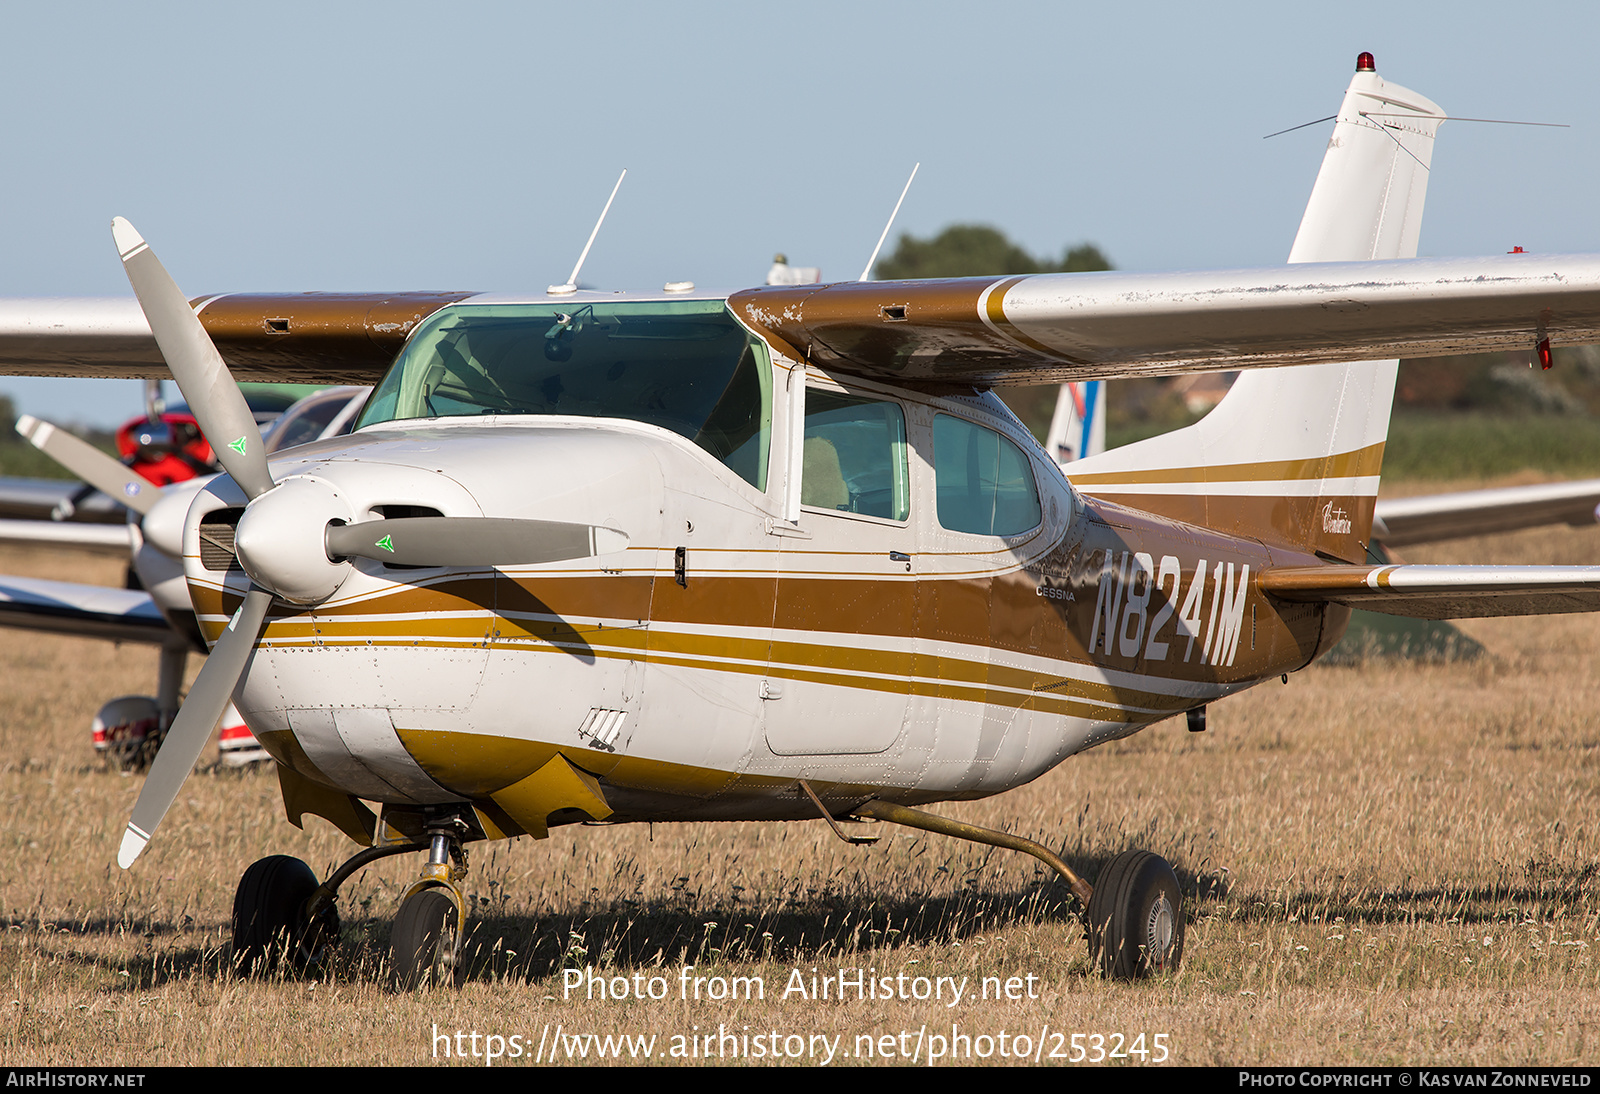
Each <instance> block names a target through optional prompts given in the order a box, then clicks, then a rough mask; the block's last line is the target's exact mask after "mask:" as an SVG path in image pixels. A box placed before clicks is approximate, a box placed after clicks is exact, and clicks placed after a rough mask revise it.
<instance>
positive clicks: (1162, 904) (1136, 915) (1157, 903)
mask: <svg viewBox="0 0 1600 1094" xmlns="http://www.w3.org/2000/svg"><path fill="white" fill-rule="evenodd" d="M853 813H854V815H855V816H857V817H870V818H873V819H875V820H882V821H888V822H890V823H891V824H900V825H904V826H906V827H907V828H920V829H921V830H923V831H924V832H938V833H940V834H942V835H946V836H955V837H956V838H957V839H964V840H970V841H971V842H973V843H982V844H987V845H988V846H990V847H1005V848H1008V849H1010V850H1013V851H1024V852H1026V853H1027V854H1030V855H1032V856H1033V857H1034V858H1036V859H1038V860H1040V861H1041V862H1043V863H1044V864H1045V865H1046V866H1049V867H1050V868H1051V869H1052V870H1054V871H1055V872H1056V873H1057V874H1059V875H1061V879H1062V880H1063V881H1065V882H1066V883H1067V887H1068V888H1070V889H1071V890H1072V892H1073V895H1074V896H1076V897H1077V898H1078V900H1079V901H1081V902H1082V904H1083V906H1084V908H1085V916H1084V918H1085V919H1086V920H1087V925H1088V929H1089V957H1090V958H1091V960H1093V961H1094V963H1095V964H1096V965H1097V966H1098V967H1099V968H1100V970H1101V971H1102V972H1103V973H1104V974H1105V975H1107V976H1110V977H1114V978H1116V979H1119V980H1128V979H1133V978H1135V977H1141V976H1149V975H1151V974H1153V973H1159V972H1175V971H1177V968H1178V962H1179V961H1180V960H1181V959H1182V957H1183V890H1182V889H1181V888H1180V887H1179V885H1178V878H1177V875H1176V874H1174V873H1173V871H1172V867H1171V865H1169V864H1168V863H1167V861H1166V860H1165V859H1163V858H1162V857H1161V856H1159V855H1156V854H1153V853H1151V852H1149V851H1124V852H1123V853H1122V854H1120V855H1118V856H1117V857H1116V858H1114V859H1112V860H1111V861H1110V862H1109V863H1107V864H1106V866H1105V869H1103V870H1101V871H1100V877H1099V878H1098V879H1097V880H1096V882H1095V885H1094V887H1093V888H1092V889H1091V888H1090V887H1089V885H1088V884H1087V883H1086V882H1085V881H1084V880H1083V879H1082V878H1080V877H1079V876H1078V875H1077V874H1076V873H1074V872H1073V871H1072V868H1071V867H1069V866H1068V865H1067V864H1066V863H1065V862H1063V861H1061V858H1060V857H1059V856H1057V855H1056V854H1055V853H1053V852H1052V851H1051V850H1050V849H1049V848H1048V847H1045V846H1044V845H1043V844H1040V843H1035V842H1034V841H1033V840H1030V839H1024V838H1023V837H1021V836H1013V835H1009V834H1007V833H1005V832H996V831H994V830H993V829H991V828H980V827H978V826H977V825H975V824H962V823H961V822H960V821H953V820H949V819H947V818H945V817H940V816H935V815H934V814H932V813H924V812H923V811H922V810H920V809H909V808H907V807H906V806H903V805H894V804H891V803H889V802H885V801H869V802H867V803H866V804H864V805H861V806H858V807H857V808H856V809H855V810H853Z"/></svg>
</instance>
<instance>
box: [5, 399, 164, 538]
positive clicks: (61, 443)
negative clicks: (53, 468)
mask: <svg viewBox="0 0 1600 1094" xmlns="http://www.w3.org/2000/svg"><path fill="white" fill-rule="evenodd" d="M17 432H18V433H20V434H22V435H23V436H24V437H26V438H28V440H29V441H30V442H31V443H32V444H33V447H35V448H37V449H38V450H39V451H40V452H43V453H44V454H45V455H46V456H49V457H50V458H51V459H52V460H55V461H56V462H57V463H59V464H60V465H61V466H62V467H65V468H66V469H67V470H68V471H71V472H72V473H73V474H74V475H76V476H78V478H80V479H82V480H83V481H84V482H86V483H88V484H89V485H90V486H92V487H94V488H95V489H96V490H98V491H100V492H101V493H102V494H105V495H107V496H109V497H111V498H113V499H114V500H116V501H119V502H121V503H122V504H123V505H126V506H127V507H128V508H129V509H132V510H133V511H134V512H136V513H138V514H139V515H140V516H144V515H145V514H146V513H148V512H150V510H151V508H152V507H153V506H154V505H155V503H156V502H157V501H159V500H161V487H159V486H157V485H155V484H154V483H152V482H151V481H150V480H149V479H146V478H145V477H144V476H143V475H141V474H139V473H138V472H137V471H134V470H132V469H131V468H129V467H128V466H127V465H126V464H124V463H123V462H122V461H121V460H119V459H116V458H115V457H113V456H108V455H106V454H105V453H104V452H102V451H100V450H99V449H98V448H96V447H95V446H94V445H92V444H90V443H89V442H88V441H82V440H79V439H78V438H77V437H74V436H73V435H72V434H71V433H68V432H67V431H66V430H65V429H57V428H56V427H55V426H53V425H51V424H50V423H49V422H41V421H40V420H39V419H38V418H35V417H34V416H33V415H31V414H24V415H22V416H21V417H20V418H18V419H17Z"/></svg>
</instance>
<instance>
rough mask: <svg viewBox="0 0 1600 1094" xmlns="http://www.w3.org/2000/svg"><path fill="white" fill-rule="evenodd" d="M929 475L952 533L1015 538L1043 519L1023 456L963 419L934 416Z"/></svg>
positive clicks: (941, 521) (944, 523)
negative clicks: (931, 470)
mask: <svg viewBox="0 0 1600 1094" xmlns="http://www.w3.org/2000/svg"><path fill="white" fill-rule="evenodd" d="M933 473H934V481H935V492H936V496H937V498H938V516H939V524H940V525H941V526H943V527H944V528H946V529H948V530H949V531H952V532H974V533H976V534H978V535H984V536H1015V535H1020V534H1022V533H1023V532H1026V531H1029V530H1030V529H1033V528H1036V527H1038V525H1039V521H1040V518H1041V510H1040V507H1039V486H1038V483H1036V482H1035V481H1034V478H1033V468H1032V467H1030V466H1029V464H1028V457H1027V455H1026V454H1025V453H1024V452H1023V451H1022V450H1021V449H1020V448H1018V447H1017V446H1016V445H1014V444H1012V443H1011V442H1010V441H1008V440H1006V439H1005V438H1004V437H1002V436H1001V435H1000V434H998V433H996V432H995V431H994V430H992V429H985V428H984V427H983V426H981V425H978V424H976V423H974V422H969V421H967V420H966V419H965V418H957V417H955V416H953V415H950V414H936V415H934V418H933Z"/></svg>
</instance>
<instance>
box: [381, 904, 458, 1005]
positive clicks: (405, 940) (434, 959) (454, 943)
mask: <svg viewBox="0 0 1600 1094" xmlns="http://www.w3.org/2000/svg"><path fill="white" fill-rule="evenodd" d="M460 935H461V920H460V916H459V914H458V913H457V910H456V905H455V901H453V900H451V899H450V896H449V895H448V894H447V893H446V892H445V891H444V890H443V889H440V888H432V889H424V890H422V891H421V892H419V893H412V894H411V895H410V896H409V897H407V898H406V899H405V902H404V903H403V904H401V905H400V914H399V915H397V916H395V918H394V930H393V932H392V933H391V935H390V940H389V956H390V963H391V965H392V967H393V970H394V972H393V979H394V987H395V990H396V991H402V992H406V991H415V990H416V989H417V988H420V987H424V986H426V985H430V984H437V985H445V986H450V987H456V986H459V985H460V983H461V963H460V962H459V961H458V960H457V958H458V957H459V954H460Z"/></svg>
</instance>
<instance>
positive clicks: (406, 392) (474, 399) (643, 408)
mask: <svg viewBox="0 0 1600 1094" xmlns="http://www.w3.org/2000/svg"><path fill="white" fill-rule="evenodd" d="M482 414H531V415H537V414H548V415H561V416H565V417H574V416H575V417H592V418H626V419H629V420H632V421H636V422H645V423H647V424H649V425H654V426H659V427H661V428H663V429H668V430H671V431H672V432H674V433H677V434H678V435H680V436H682V437H686V438H688V439H689V440H690V441H692V442H694V443H695V444H696V445H698V446H699V447H700V448H702V449H704V450H705V451H706V452H708V453H710V454H711V455H712V456H713V457H715V458H716V459H717V460H719V461H720V462H721V463H723V464H724V465H725V466H727V467H728V468H729V469H730V470H731V471H733V472H734V473H735V474H736V475H738V476H739V477H740V478H742V479H744V480H745V481H746V482H748V483H749V484H750V485H752V486H754V487H755V488H756V489H757V490H765V489H766V484H767V463H768V458H769V455H770V450H771V443H772V366H771V363H770V360H769V358H768V356H767V351H766V347H765V346H764V345H763V344H762V343H761V342H760V341H759V340H758V339H756V338H755V337H754V336H752V335H751V334H750V333H749V332H748V331H746V330H745V329H744V328H743V327H741V326H740V325H739V324H738V323H737V322H735V320H734V318H733V316H732V315H730V314H729V313H728V310H727V307H726V304H725V303H724V302H723V301H720V300H666V301H617V302H611V301H600V302H596V303H592V304H576V303H572V304H566V305H556V304H516V305H512V304H504V305H501V304H495V305H476V306H475V305H460V306H456V307H452V308H445V309H442V310H441V311H439V312H438V313H436V314H435V315H433V316H432V317H430V318H429V319H428V320H427V322H426V323H425V324H424V325H423V327H422V328H421V329H419V330H418V331H417V333H416V334H415V335H414V336H413V338H412V339H411V341H410V342H409V343H408V344H407V346H406V348H405V350H404V351H403V352H402V353H401V355H400V357H399V359H398V360H397V361H396V362H395V364H394V367H393V368H391V369H390V370H389V374H388V375H387V376H385V377H384V379H383V382H382V383H381V384H379V385H378V388H377V390H376V391H374V392H373V396H372V400H371V402H369V403H368V405H367V409H366V411H365V412H364V413H363V414H362V418H361V424H362V425H363V426H367V425H373V424H375V423H378V422H385V421H401V420H410V419H416V418H443V417H464V416H475V415H482Z"/></svg>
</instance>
